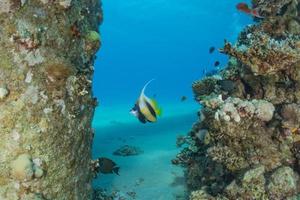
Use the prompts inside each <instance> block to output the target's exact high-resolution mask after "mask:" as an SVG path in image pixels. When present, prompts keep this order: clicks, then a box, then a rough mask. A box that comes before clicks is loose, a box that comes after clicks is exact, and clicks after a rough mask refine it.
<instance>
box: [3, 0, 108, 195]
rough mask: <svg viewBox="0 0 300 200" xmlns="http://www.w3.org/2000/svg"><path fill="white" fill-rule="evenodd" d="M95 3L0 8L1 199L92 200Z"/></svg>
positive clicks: (79, 0)
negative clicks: (91, 165) (92, 88)
mask: <svg viewBox="0 0 300 200" xmlns="http://www.w3.org/2000/svg"><path fill="white" fill-rule="evenodd" d="M100 6H101V5H100V3H99V0H84V1H83V0H58V1H52V0H51V1H50V0H49V1H48V0H1V1H0V21H1V27H0V44H1V45H0V134H1V140H0V152H1V153H0V199H1V200H18V199H22V200H27V199H28V200H29V199H30V200H32V199H35V200H38V199H49V200H50V199H51V200H54V199H58V200H70V199H74V200H76V199H78V200H83V199H84V200H87V199H91V198H92V187H91V180H92V178H93V174H92V170H91V168H90V163H91V145H92V139H93V131H92V128H91V120H92V117H93V113H94V108H95V106H96V100H95V98H93V95H92V91H91V87H92V85H91V84H92V75H93V62H94V58H95V53H96V51H97V50H98V48H99V47H100V36H99V33H98V25H99V23H100V22H101V20H102V12H101V9H100V8H101V7H100Z"/></svg>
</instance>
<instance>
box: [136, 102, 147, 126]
mask: <svg viewBox="0 0 300 200" xmlns="http://www.w3.org/2000/svg"><path fill="white" fill-rule="evenodd" d="M134 108H135V109H136V111H137V117H138V119H139V121H140V122H142V123H143V124H145V123H146V122H147V121H146V117H145V116H144V115H143V113H142V112H141V109H140V107H139V106H138V104H135V106H134Z"/></svg>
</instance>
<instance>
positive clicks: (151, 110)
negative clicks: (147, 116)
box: [145, 101, 156, 118]
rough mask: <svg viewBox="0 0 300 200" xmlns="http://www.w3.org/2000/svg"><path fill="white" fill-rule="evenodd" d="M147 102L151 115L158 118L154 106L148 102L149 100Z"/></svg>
mask: <svg viewBox="0 0 300 200" xmlns="http://www.w3.org/2000/svg"><path fill="white" fill-rule="evenodd" d="M145 102H146V105H147V108H148V109H149V111H150V113H151V115H152V116H154V118H156V113H155V110H154V109H153V108H152V106H151V104H150V103H148V101H145Z"/></svg>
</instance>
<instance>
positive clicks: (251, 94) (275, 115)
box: [173, 0, 300, 200]
mask: <svg viewBox="0 0 300 200" xmlns="http://www.w3.org/2000/svg"><path fill="white" fill-rule="evenodd" d="M252 3H253V7H255V8H256V9H257V10H258V11H259V13H261V15H262V16H263V17H264V18H263V19H259V21H258V23H256V24H255V25H251V26H248V27H247V28H246V29H245V30H244V31H243V32H242V33H241V34H240V36H239V39H238V41H237V43H236V44H235V45H232V44H230V43H228V42H226V43H225V46H224V48H223V49H221V52H223V53H225V54H228V55H229V56H230V60H229V63H228V66H227V67H226V68H225V69H224V70H221V71H220V73H219V74H217V75H213V76H210V77H205V78H204V79H203V80H199V81H196V82H194V84H193V91H194V93H195V99H196V100H197V101H199V102H200V103H201V104H202V106H203V108H202V109H201V111H200V112H199V121H198V122H197V123H195V124H194V126H193V128H192V130H191V131H190V133H189V134H188V136H186V137H180V138H179V141H178V144H180V145H181V146H182V145H187V146H184V148H183V150H182V151H181V152H180V153H179V154H178V155H177V157H176V158H175V159H174V160H173V163H174V164H181V165H183V166H185V169H186V177H187V185H188V187H189V190H190V192H191V195H190V199H191V200H202V199H203V200H204V199H212V200H213V199H229V200H236V199H243V200H245V199H249V200H252V199H270V200H277V199H278V200H279V199H299V198H300V195H299V193H300V187H299V186H300V185H299V173H300V170H299V169H300V1H299V0H298V1H297V0H253V2H252ZM183 141H184V142H183ZM183 143H185V144H183Z"/></svg>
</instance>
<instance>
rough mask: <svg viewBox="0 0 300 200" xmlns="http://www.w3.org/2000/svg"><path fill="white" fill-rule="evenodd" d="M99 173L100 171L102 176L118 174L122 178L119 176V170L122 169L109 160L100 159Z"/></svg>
mask: <svg viewBox="0 0 300 200" xmlns="http://www.w3.org/2000/svg"><path fill="white" fill-rule="evenodd" d="M98 163H99V166H98V171H100V172H101V173H102V174H113V173H115V174H117V175H118V176H120V174H119V169H120V167H118V166H117V164H116V163H115V162H114V161H112V160H111V159H109V158H104V157H101V158H98Z"/></svg>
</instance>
